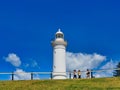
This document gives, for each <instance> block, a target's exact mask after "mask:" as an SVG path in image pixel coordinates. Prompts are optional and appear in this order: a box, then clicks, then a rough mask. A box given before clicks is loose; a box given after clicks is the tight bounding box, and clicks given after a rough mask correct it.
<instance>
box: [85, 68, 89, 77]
mask: <svg viewBox="0 0 120 90" xmlns="http://www.w3.org/2000/svg"><path fill="white" fill-rule="evenodd" d="M86 77H87V78H90V70H89V69H87V72H86Z"/></svg>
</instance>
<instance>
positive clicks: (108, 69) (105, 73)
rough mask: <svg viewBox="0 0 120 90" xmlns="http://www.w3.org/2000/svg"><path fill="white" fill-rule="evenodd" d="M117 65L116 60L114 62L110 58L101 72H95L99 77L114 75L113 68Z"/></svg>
mask: <svg viewBox="0 0 120 90" xmlns="http://www.w3.org/2000/svg"><path fill="white" fill-rule="evenodd" d="M115 67H116V62H113V60H110V61H109V62H107V63H106V64H105V65H103V66H102V67H101V68H100V70H101V71H99V72H95V74H94V76H95V77H97V78H99V77H112V76H113V72H114V70H112V69H113V68H115Z"/></svg>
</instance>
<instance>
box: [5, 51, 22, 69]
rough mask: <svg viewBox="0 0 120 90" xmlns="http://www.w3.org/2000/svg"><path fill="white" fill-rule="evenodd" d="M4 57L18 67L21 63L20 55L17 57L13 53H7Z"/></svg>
mask: <svg viewBox="0 0 120 90" xmlns="http://www.w3.org/2000/svg"><path fill="white" fill-rule="evenodd" d="M4 59H5V60H6V61H7V62H9V63H11V64H12V65H13V66H15V67H19V66H20V65H21V60H20V57H18V56H17V55H16V54H15V53H10V54H8V56H7V57H5V58H4Z"/></svg>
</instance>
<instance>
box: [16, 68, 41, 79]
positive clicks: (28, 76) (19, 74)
mask: <svg viewBox="0 0 120 90" xmlns="http://www.w3.org/2000/svg"><path fill="white" fill-rule="evenodd" d="M14 73H15V74H14V80H30V79H31V73H27V72H25V71H24V70H23V69H16V71H15V72H14ZM33 79H40V76H39V74H34V77H33Z"/></svg>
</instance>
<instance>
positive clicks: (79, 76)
mask: <svg viewBox="0 0 120 90" xmlns="http://www.w3.org/2000/svg"><path fill="white" fill-rule="evenodd" d="M78 78H79V79H80V78H81V72H80V70H78Z"/></svg>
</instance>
